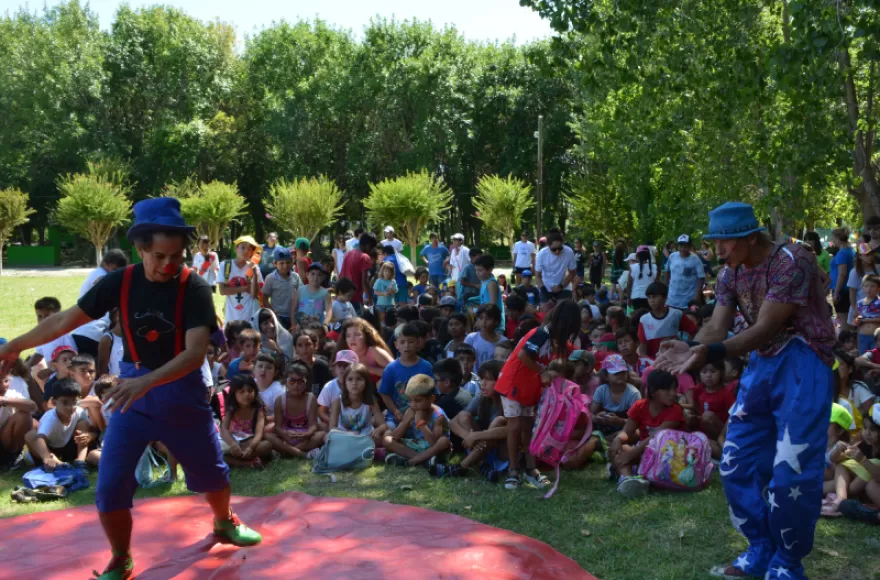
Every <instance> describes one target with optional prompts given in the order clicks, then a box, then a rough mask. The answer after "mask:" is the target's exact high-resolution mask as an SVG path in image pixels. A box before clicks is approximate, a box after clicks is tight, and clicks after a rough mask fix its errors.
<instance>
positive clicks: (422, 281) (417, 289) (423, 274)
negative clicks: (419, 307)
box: [412, 266, 428, 302]
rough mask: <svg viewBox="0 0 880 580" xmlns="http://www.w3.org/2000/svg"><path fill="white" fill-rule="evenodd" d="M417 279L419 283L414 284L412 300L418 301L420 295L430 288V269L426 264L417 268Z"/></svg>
mask: <svg viewBox="0 0 880 580" xmlns="http://www.w3.org/2000/svg"><path fill="white" fill-rule="evenodd" d="M416 281H418V284H416V285H415V286H413V293H412V301H413V302H416V301H417V300H418V299H419V296H421V295H422V294H424V293H425V291H426V290H427V289H428V270H427V269H426V268H425V267H424V266H419V267H418V268H416Z"/></svg>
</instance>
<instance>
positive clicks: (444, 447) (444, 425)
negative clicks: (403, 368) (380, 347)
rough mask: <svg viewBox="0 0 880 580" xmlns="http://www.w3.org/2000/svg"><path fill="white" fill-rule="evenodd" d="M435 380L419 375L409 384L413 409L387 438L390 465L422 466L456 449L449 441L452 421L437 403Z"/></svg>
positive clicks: (406, 412)
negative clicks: (453, 448)
mask: <svg viewBox="0 0 880 580" xmlns="http://www.w3.org/2000/svg"><path fill="white" fill-rule="evenodd" d="M436 392H437V387H436V386H435V384H434V379H432V378H431V377H429V376H428V375H415V376H413V377H412V378H410V379H409V381H407V383H406V396H407V398H408V399H409V407H407V409H406V411H405V412H404V413H403V416H402V417H401V420H400V423H399V424H398V425H397V427H395V429H394V431H392V432H391V434H390V435H386V436H385V448H386V449H387V450H388V451H389V452H390V453H388V455H387V456H386V457H385V463H386V464H388V465H398V466H403V465H408V466H413V465H420V464H422V463H425V462H426V461H431V460H433V462H434V463H437V462H439V461H438V460H437V459H436V458H437V457H440V456H442V455H443V454H445V453H446V452H447V451H449V450H450V449H452V443H451V442H450V439H449V419H448V418H447V417H446V415H445V414H444V413H443V410H442V409H441V408H440V407H438V406H437V405H435V404H434V401H435V400H436V399H437V395H436Z"/></svg>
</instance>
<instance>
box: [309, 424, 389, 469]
mask: <svg viewBox="0 0 880 580" xmlns="http://www.w3.org/2000/svg"><path fill="white" fill-rule="evenodd" d="M375 453H376V444H375V443H373V439H372V437H370V436H369V435H355V434H354V433H347V432H345V431H337V430H335V429H334V430H333V431H330V434H329V435H328V436H327V443H325V444H324V446H323V447H321V452H320V453H319V454H318V456H317V457H316V458H315V464H314V465H313V466H312V471H313V472H314V473H332V472H334V471H344V470H346V469H366V468H367V467H369V466H370V464H371V463H372V462H373V455H374V454H375Z"/></svg>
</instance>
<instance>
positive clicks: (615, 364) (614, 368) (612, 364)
mask: <svg viewBox="0 0 880 580" xmlns="http://www.w3.org/2000/svg"><path fill="white" fill-rule="evenodd" d="M602 368H603V369H605V370H606V371H608V373H609V374H612V375H616V374H617V373H624V372H626V371H628V370H629V367H627V366H626V361H625V360H623V356H621V355H619V354H612V355H609V356H607V357H605V360H603V361H602Z"/></svg>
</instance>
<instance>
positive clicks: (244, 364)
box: [226, 328, 263, 377]
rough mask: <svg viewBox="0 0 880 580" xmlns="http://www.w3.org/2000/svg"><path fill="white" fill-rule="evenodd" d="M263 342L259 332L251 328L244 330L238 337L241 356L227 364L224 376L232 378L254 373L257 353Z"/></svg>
mask: <svg viewBox="0 0 880 580" xmlns="http://www.w3.org/2000/svg"><path fill="white" fill-rule="evenodd" d="M262 343H263V340H262V339H261V338H260V332H259V331H257V330H255V329H253V328H245V329H244V330H242V331H241V333H240V334H239V335H238V346H239V348H240V349H241V356H240V357H238V358H237V359H235V360H233V361H232V362H231V363H229V368H228V369H226V376H228V377H234V376H235V375H240V374H251V373H253V371H254V363H255V362H256V358H257V353H259V352H260V347H261V346H262Z"/></svg>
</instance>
